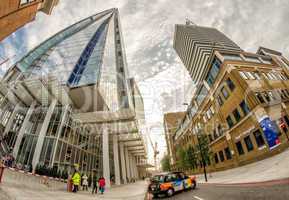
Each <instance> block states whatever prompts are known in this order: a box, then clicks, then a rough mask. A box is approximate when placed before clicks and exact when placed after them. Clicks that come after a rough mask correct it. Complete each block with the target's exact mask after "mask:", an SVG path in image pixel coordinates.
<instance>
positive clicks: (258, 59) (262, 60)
mask: <svg viewBox="0 0 289 200" xmlns="http://www.w3.org/2000/svg"><path fill="white" fill-rule="evenodd" d="M222 56H223V57H224V59H225V60H237V61H243V60H245V61H248V62H255V63H264V64H272V60H271V58H264V57H255V56H248V55H243V57H241V56H240V55H239V54H222Z"/></svg>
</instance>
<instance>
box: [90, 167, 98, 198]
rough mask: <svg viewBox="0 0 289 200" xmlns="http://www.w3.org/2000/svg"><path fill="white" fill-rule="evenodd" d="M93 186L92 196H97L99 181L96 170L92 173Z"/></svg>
mask: <svg viewBox="0 0 289 200" xmlns="http://www.w3.org/2000/svg"><path fill="white" fill-rule="evenodd" d="M91 182H92V183H91V185H92V194H97V187H98V180H97V176H96V170H93V171H92V180H91Z"/></svg>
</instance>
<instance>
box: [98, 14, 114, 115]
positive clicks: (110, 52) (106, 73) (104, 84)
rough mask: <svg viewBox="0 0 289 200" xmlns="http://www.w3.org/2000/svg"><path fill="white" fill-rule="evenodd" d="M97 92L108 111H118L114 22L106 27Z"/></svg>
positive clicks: (111, 21)
mask: <svg viewBox="0 0 289 200" xmlns="http://www.w3.org/2000/svg"><path fill="white" fill-rule="evenodd" d="M113 17H114V16H113ZM99 91H100V93H101V95H102V97H103V99H104V101H105V102H106V104H107V106H108V108H109V110H111V111H116V110H118V108H119V103H118V90H117V69H116V55H115V34H114V20H110V22H109V26H108V31H107V38H106V44H105V50H104V53H103V63H102V67H101V76H100V80H99Z"/></svg>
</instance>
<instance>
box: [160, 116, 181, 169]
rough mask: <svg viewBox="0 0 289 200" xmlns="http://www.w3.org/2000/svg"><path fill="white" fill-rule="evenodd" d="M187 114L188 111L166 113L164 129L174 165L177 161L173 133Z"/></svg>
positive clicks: (169, 153)
mask: <svg viewBox="0 0 289 200" xmlns="http://www.w3.org/2000/svg"><path fill="white" fill-rule="evenodd" d="M185 115H186V112H175V113H166V114H165V115H164V131H165V138H166V144H167V152H168V155H169V156H170V158H171V160H170V162H171V164H172V165H175V161H176V148H175V145H174V141H173V135H174V133H175V131H176V129H177V128H178V124H179V123H181V121H182V119H183V118H184V116H185Z"/></svg>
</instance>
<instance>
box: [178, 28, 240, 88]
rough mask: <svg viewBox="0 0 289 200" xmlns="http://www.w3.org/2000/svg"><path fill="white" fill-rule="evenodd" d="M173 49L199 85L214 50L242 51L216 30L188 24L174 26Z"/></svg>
mask: <svg viewBox="0 0 289 200" xmlns="http://www.w3.org/2000/svg"><path fill="white" fill-rule="evenodd" d="M174 49H175V50H176V52H177V54H178V55H179V57H180V58H181V60H182V62H183V64H184V65H185V67H186V68H187V70H188V71H189V74H190V76H191V77H192V80H193V81H194V82H195V83H200V82H202V80H203V79H204V78H205V77H204V76H205V74H206V73H207V72H208V70H209V66H208V64H209V63H210V61H211V59H213V55H214V51H215V50H225V51H228V52H231V51H233V52H238V51H239V52H240V51H242V49H241V48H240V47H239V46H238V45H236V44H235V43H234V42H233V41H232V40H231V39H229V38H228V37H227V36H225V35H224V34H223V33H221V32H220V31H218V30H217V29H215V28H209V27H202V26H197V25H191V24H189V23H187V24H186V25H181V24H177V25H176V26H175V33H174Z"/></svg>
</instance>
